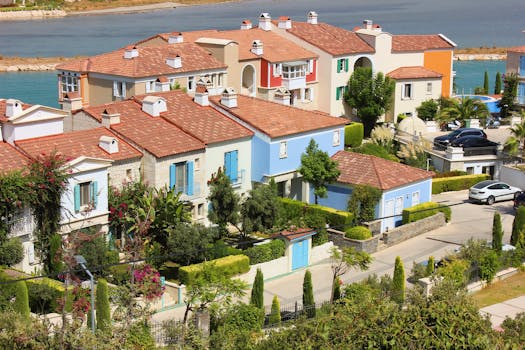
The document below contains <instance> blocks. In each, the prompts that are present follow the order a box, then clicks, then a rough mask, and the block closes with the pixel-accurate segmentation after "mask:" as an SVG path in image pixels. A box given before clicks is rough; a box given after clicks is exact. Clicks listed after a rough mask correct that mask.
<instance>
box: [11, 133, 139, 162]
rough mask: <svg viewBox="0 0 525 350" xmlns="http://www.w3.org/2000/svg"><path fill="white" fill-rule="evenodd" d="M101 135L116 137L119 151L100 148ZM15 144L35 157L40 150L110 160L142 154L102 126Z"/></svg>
mask: <svg viewBox="0 0 525 350" xmlns="http://www.w3.org/2000/svg"><path fill="white" fill-rule="evenodd" d="M101 136H109V137H114V138H116V139H117V140H118V148H119V151H118V152H116V153H113V154H110V153H108V152H106V151H105V150H103V149H102V148H100V147H99V140H100V137H101ZM16 145H17V146H18V147H20V148H21V149H23V150H24V151H25V152H27V153H28V154H29V155H30V156H31V157H36V156H38V155H39V154H40V153H42V152H46V153H47V152H52V151H57V152H60V153H62V154H63V155H64V156H66V157H68V158H78V157H81V156H86V157H93V158H103V159H112V160H125V159H133V158H139V157H141V156H142V153H141V152H139V151H137V150H136V149H135V148H133V147H132V146H131V145H129V144H128V143H127V142H125V141H124V140H122V139H121V138H119V137H118V136H116V135H115V134H114V133H113V132H111V131H110V130H108V129H106V128H104V127H100V128H95V129H89V130H80V131H73V132H68V133H64V134H60V135H52V136H44V137H37V138H33V139H28V140H21V141H17V142H16Z"/></svg>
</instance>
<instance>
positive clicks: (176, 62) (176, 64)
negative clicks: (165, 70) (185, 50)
mask: <svg viewBox="0 0 525 350" xmlns="http://www.w3.org/2000/svg"><path fill="white" fill-rule="evenodd" d="M166 64H167V65H168V66H170V67H172V68H182V58H181V57H180V56H179V55H177V56H175V57H173V58H170V57H168V58H166Z"/></svg>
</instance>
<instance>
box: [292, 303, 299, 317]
mask: <svg viewBox="0 0 525 350" xmlns="http://www.w3.org/2000/svg"><path fill="white" fill-rule="evenodd" d="M297 312H298V310H297V300H296V301H295V312H294V317H293V318H294V320H296V319H297Z"/></svg>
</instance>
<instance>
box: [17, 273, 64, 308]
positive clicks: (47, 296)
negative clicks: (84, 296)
mask: <svg viewBox="0 0 525 350" xmlns="http://www.w3.org/2000/svg"><path fill="white" fill-rule="evenodd" d="M26 283H27V290H28V292H29V307H30V308H31V311H32V312H35V313H39V314H47V313H50V312H55V311H57V308H58V306H59V300H60V299H61V298H63V297H64V292H65V288H64V285H63V284H62V283H60V282H58V281H55V280H52V279H50V278H46V277H44V278H42V279H34V280H27V281H26ZM73 298H74V296H73V294H72V293H68V300H66V305H65V307H66V311H70V310H71V307H72V302H73Z"/></svg>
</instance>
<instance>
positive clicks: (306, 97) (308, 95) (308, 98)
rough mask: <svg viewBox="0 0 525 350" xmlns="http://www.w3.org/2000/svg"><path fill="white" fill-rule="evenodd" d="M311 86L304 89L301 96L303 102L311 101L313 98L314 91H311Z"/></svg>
mask: <svg viewBox="0 0 525 350" xmlns="http://www.w3.org/2000/svg"><path fill="white" fill-rule="evenodd" d="M313 91H314V90H313V88H306V89H304V96H303V101H305V102H312V101H313V100H314V93H313Z"/></svg>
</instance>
